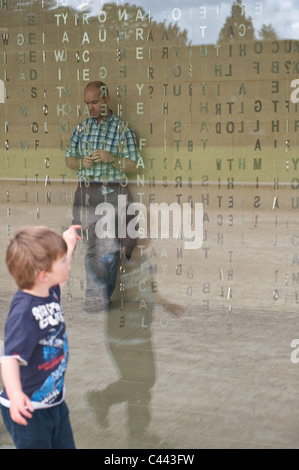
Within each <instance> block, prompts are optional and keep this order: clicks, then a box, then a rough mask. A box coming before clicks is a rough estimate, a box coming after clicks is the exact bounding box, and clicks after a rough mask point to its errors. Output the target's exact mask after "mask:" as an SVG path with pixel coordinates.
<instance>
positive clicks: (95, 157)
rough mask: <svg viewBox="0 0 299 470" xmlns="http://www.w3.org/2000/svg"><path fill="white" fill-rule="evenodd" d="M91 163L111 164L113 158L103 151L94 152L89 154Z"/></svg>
mask: <svg viewBox="0 0 299 470" xmlns="http://www.w3.org/2000/svg"><path fill="white" fill-rule="evenodd" d="M91 158H92V161H93V163H99V162H102V163H112V162H113V157H112V155H111V153H109V152H105V150H94V151H93V152H92V154H91Z"/></svg>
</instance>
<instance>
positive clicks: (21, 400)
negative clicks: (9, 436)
mask: <svg viewBox="0 0 299 470" xmlns="http://www.w3.org/2000/svg"><path fill="white" fill-rule="evenodd" d="M9 411H10V416H11V419H12V420H13V421H15V423H18V424H21V425H23V426H27V424H28V421H27V420H26V419H25V418H31V417H32V413H33V411H34V409H33V406H32V403H31V401H30V399H29V397H27V395H25V393H23V392H22V391H19V392H15V393H14V394H13V396H12V397H10V410H9Z"/></svg>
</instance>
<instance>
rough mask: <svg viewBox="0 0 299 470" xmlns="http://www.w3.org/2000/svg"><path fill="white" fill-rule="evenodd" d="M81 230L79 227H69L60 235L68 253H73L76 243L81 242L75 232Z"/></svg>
mask: <svg viewBox="0 0 299 470" xmlns="http://www.w3.org/2000/svg"><path fill="white" fill-rule="evenodd" d="M78 229H81V225H71V227H70V228H68V229H67V230H66V231H65V232H63V234H62V238H63V239H64V241H65V243H66V244H67V247H68V251H71V252H72V251H73V250H74V249H75V246H76V243H77V241H78V240H81V237H80V235H78V233H77V230H78Z"/></svg>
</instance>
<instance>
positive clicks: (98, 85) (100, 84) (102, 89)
mask: <svg viewBox="0 0 299 470" xmlns="http://www.w3.org/2000/svg"><path fill="white" fill-rule="evenodd" d="M88 88H99V90H100V93H101V98H107V96H109V90H108V87H107V85H106V84H105V83H104V82H101V81H99V80H96V81H94V82H89V83H88V84H87V85H86V87H85V90H87V89H88Z"/></svg>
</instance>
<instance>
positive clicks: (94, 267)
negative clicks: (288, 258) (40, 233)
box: [66, 81, 139, 311]
mask: <svg viewBox="0 0 299 470" xmlns="http://www.w3.org/2000/svg"><path fill="white" fill-rule="evenodd" d="M84 101H85V103H86V105H87V106H88V110H89V113H90V116H91V117H90V118H88V119H87V120H86V121H84V122H82V123H81V124H79V125H78V126H77V127H76V129H75V130H74V133H73V135H72V138H71V143H70V147H69V149H68V150H67V153H66V165H67V167H68V168H71V169H73V170H77V177H78V179H79V184H78V187H77V190H76V193H75V201H74V213H73V219H74V220H77V221H80V224H81V225H82V226H83V228H84V229H86V230H85V234H86V237H85V239H86V247H87V250H86V261H85V267H86V294H85V298H86V310H87V311H99V310H101V309H103V308H105V307H106V306H107V302H108V301H109V298H110V296H111V295H112V293H113V290H114V288H115V282H116V277H117V265H118V258H119V250H120V245H119V241H118V239H117V237H115V238H111V237H106V238H99V237H98V236H97V234H96V223H97V221H98V219H99V217H96V215H95V208H96V207H97V205H98V204H100V203H102V202H106V203H110V204H112V205H113V206H114V207H115V208H117V205H118V196H119V195H126V196H127V202H128V204H129V203H130V200H131V194H130V191H129V189H128V187H127V185H126V182H125V181H126V175H125V173H126V174H127V173H132V172H134V173H135V172H136V162H137V160H138V157H139V153H138V149H137V144H136V137H135V134H134V131H133V130H132V129H131V128H129V127H128V126H127V125H125V124H124V123H123V122H122V121H121V120H120V119H119V118H117V117H116V116H115V115H114V114H113V112H112V111H111V110H110V109H109V101H110V96H109V92H108V88H107V86H106V85H105V84H104V83H103V82H99V81H98V82H91V83H89V84H88V85H87V86H86V88H85V90H84ZM116 220H117V215H116ZM116 235H117V230H116ZM122 240H123V242H122V243H123V245H124V247H125V248H126V255H127V256H130V255H131V252H132V249H133V248H134V246H135V243H136V241H134V240H132V239H129V238H127V239H122Z"/></svg>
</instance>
